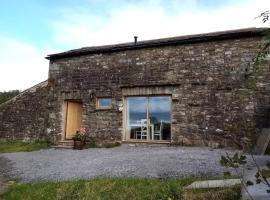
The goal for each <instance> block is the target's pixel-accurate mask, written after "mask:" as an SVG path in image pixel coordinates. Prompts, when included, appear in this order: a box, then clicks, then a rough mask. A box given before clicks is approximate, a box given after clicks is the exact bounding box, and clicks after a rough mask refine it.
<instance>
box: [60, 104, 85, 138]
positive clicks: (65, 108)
mask: <svg viewBox="0 0 270 200" xmlns="http://www.w3.org/2000/svg"><path fill="white" fill-rule="evenodd" d="M68 102H74V103H79V104H81V106H82V112H83V102H82V100H78V99H66V100H64V116H63V117H64V124H63V126H64V127H63V137H62V138H63V140H71V139H69V138H66V128H67V117H68ZM82 114H83V113H82ZM82 124H83V122H82Z"/></svg>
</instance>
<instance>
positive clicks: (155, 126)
mask: <svg viewBox="0 0 270 200" xmlns="http://www.w3.org/2000/svg"><path fill="white" fill-rule="evenodd" d="M126 102H127V104H126V106H127V107H126V108H127V109H126V110H127V113H126V115H127V122H126V129H127V130H126V133H127V134H128V135H127V137H128V139H135V140H170V139H171V98H170V96H140V97H127V98H126Z"/></svg>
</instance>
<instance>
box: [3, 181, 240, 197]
mask: <svg viewBox="0 0 270 200" xmlns="http://www.w3.org/2000/svg"><path fill="white" fill-rule="evenodd" d="M192 181H193V179H191V178H187V179H182V180H178V179H138V178H96V179H91V180H77V181H63V182H44V183H35V184H20V183H14V184H13V185H10V186H9V187H8V188H7V190H6V191H5V192H4V193H2V194H0V199H4V200H17V199H24V200H32V199H33V200H36V199H40V200H47V199H50V200H54V199H65V200H68V199H70V200H71V199H78V200H79V199H91V200H114V199H117V200H126V199H128V200H157V199H159V200H168V199H170V200H176V199H183V198H185V197H187V195H189V196H188V197H190V196H191V195H193V194H194V195H197V196H198V195H205V194H208V195H209V191H208V190H205V191H198V190H197V191H195V190H194V191H192V190H189V191H188V192H189V193H187V191H185V190H184V189H183V187H184V186H187V185H188V184H190V183H191V182H192ZM223 190H224V191H223ZM223 190H221V189H215V190H213V191H211V192H210V194H215V195H218V197H219V198H214V199H218V200H227V199H230V200H234V199H235V200H236V198H234V197H236V196H237V197H239V195H240V190H239V188H238V187H237V188H228V189H223ZM190 191H192V192H191V193H190ZM220 195H223V196H224V195H227V196H228V198H223V196H222V198H220V197H221V196H220ZM191 197H194V196H191ZM207 197H209V196H207ZM195 199H196V200H197V198H195ZM200 199H205V198H200ZM208 199H209V200H212V199H211V198H208ZM214 199H213V200H214Z"/></svg>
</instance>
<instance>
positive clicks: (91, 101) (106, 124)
mask: <svg viewBox="0 0 270 200" xmlns="http://www.w3.org/2000/svg"><path fill="white" fill-rule="evenodd" d="M261 43H262V38H261V37H257V36H254V37H243V38H238V39H226V40H217V41H209V42H200V43H193V44H182V45H174V46H164V47H155V48H143V49H135V50H123V51H118V52H108V53H97V54H89V55H81V56H75V57H69V58H59V59H55V60H51V61H50V71H49V83H50V85H51V86H52V87H51V90H50V93H49V98H50V104H51V105H52V107H54V108H57V109H58V110H57V111H56V112H55V113H56V114H55V115H54V116H53V117H52V118H49V119H48V121H49V127H50V129H51V130H53V131H52V134H58V135H59V137H61V134H62V137H63V123H64V122H63V114H61V113H63V112H62V111H63V105H64V101H65V100H69V99H70V100H81V101H82V102H83V108H84V111H83V124H84V126H85V127H86V128H87V130H88V134H89V135H90V136H93V137H95V138H98V139H99V140H100V141H105V140H122V139H123V138H124V137H123V113H122V112H119V110H118V107H119V105H121V104H123V93H122V92H123V88H134V87H140V88H146V89H147V88H151V87H155V86H158V87H167V86H168V85H170V86H171V87H172V88H173V89H172V93H171V95H172V142H174V143H178V144H183V145H206V146H207V145H210V146H216V147H222V146H238V147H239V145H238V144H239V143H241V141H242V140H243V139H244V138H245V137H246V136H248V138H250V139H254V138H255V137H256V132H257V130H258V128H262V127H268V126H269V120H268V115H269V114H268V111H269V105H270V104H269V103H270V98H269V94H268V93H269V81H270V79H269V75H270V73H269V63H268V62H266V63H264V65H263V67H262V68H263V69H262V71H263V73H262V74H261V75H260V76H259V79H258V82H257V86H258V88H257V90H256V91H254V90H250V89H247V88H246V87H245V84H244V83H245V81H246V80H247V79H248V77H249V76H250V73H251V71H252V67H253V58H254V57H255V56H256V54H257V52H258V49H259V45H260V44H261ZM97 97H112V99H113V109H112V110H106V111H103V110H96V107H95V105H96V98H97ZM53 122H56V123H53Z"/></svg>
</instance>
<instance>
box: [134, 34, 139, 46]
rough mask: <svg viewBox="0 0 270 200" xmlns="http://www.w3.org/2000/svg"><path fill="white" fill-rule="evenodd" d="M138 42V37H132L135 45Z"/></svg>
mask: <svg viewBox="0 0 270 200" xmlns="http://www.w3.org/2000/svg"><path fill="white" fill-rule="evenodd" d="M137 42H138V36H134V44H137Z"/></svg>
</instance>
